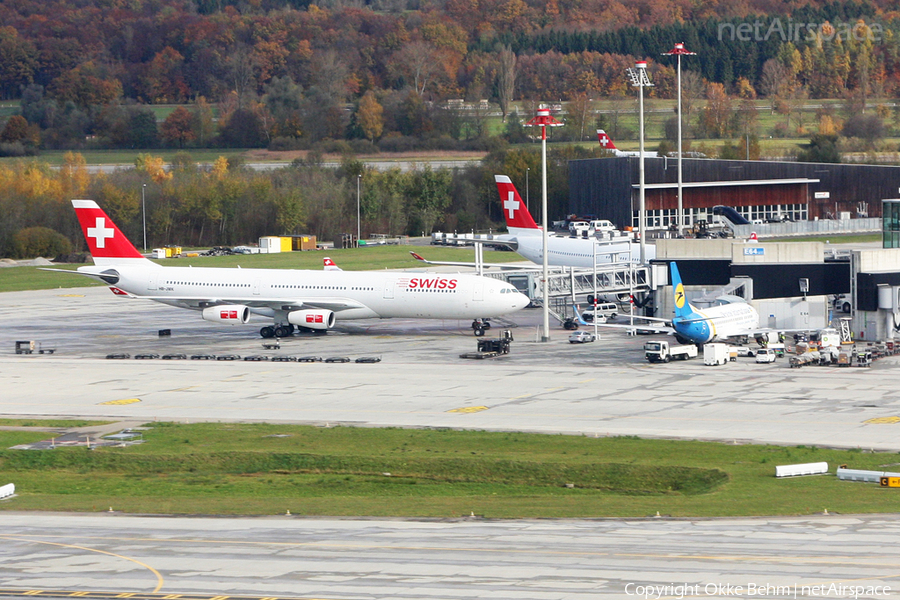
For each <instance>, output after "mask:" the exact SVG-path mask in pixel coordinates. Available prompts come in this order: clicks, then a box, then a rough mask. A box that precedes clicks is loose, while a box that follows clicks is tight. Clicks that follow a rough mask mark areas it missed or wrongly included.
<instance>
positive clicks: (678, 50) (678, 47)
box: [663, 42, 749, 236]
mask: <svg viewBox="0 0 900 600" xmlns="http://www.w3.org/2000/svg"><path fill="white" fill-rule="evenodd" d="M663 56H677V57H678V215H677V217H676V218H677V219H678V223H677V225H678V235H679V236H680V235H682V234H683V230H684V229H683V228H684V200H683V197H682V190H681V186H682V177H681V173H682V171H681V158H682V155H683V153H682V151H681V142H682V138H681V123H682V120H683V119H682V117H681V57H682V56H697V53H696V52H689V51H688V50H687V49H686V48H685V47H684V42H678V43H676V44H675V47H674V48H672V49H671V50H669V51H668V52H663ZM748 148H749V144H748Z"/></svg>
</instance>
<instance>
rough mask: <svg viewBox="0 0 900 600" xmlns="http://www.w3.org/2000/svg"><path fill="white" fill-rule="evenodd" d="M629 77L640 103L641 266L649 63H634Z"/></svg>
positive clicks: (644, 247)
mask: <svg viewBox="0 0 900 600" xmlns="http://www.w3.org/2000/svg"><path fill="white" fill-rule="evenodd" d="M627 73H628V77H629V78H630V79H631V86H632V87H636V88H638V98H639V99H640V103H639V106H638V130H639V136H638V137H639V138H640V143H641V145H640V149H639V151H638V165H639V168H638V174H639V175H638V182H639V185H638V187H639V190H640V191H639V193H638V197H639V199H640V206H639V207H638V237H640V242H641V264H642V265H643V264H645V263H646V262H647V245H646V242H645V241H644V229H645V221H646V220H647V214H646V213H647V206H646V193H645V186H644V159H645V156H644V88H645V87H652V86H653V84H652V83H650V78H649V77H647V61H646V60H639V61H637V62H635V63H634V68H633V69H627Z"/></svg>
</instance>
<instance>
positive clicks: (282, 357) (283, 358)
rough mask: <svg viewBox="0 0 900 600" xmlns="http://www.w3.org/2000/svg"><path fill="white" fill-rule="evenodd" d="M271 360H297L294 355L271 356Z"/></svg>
mask: <svg viewBox="0 0 900 600" xmlns="http://www.w3.org/2000/svg"><path fill="white" fill-rule="evenodd" d="M272 362H297V357H296V356H273V357H272Z"/></svg>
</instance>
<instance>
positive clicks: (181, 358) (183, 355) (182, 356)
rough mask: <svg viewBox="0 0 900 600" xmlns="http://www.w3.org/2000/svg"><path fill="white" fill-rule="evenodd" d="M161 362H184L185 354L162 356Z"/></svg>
mask: <svg viewBox="0 0 900 600" xmlns="http://www.w3.org/2000/svg"><path fill="white" fill-rule="evenodd" d="M162 357H163V360H186V359H187V354H181V353H180V352H179V353H175V354H163V356H162Z"/></svg>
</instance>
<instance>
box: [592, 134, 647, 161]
mask: <svg viewBox="0 0 900 600" xmlns="http://www.w3.org/2000/svg"><path fill="white" fill-rule="evenodd" d="M597 139H598V140H599V141H600V145H601V146H602V147H603V148H605V149H606V150H609V151H610V152H612V153H613V154H615V155H616V156H640V155H641V153H640V151H638V150H634V151H628V150H619V149H618V148H616V145H615V143H613V141H612V138H610V137H609V136H608V135H607V134H606V132H605V131H603V130H602V129H598V130H597ZM658 156H659V153H657V152H650V151H647V150H644V158H657V157H658Z"/></svg>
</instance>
